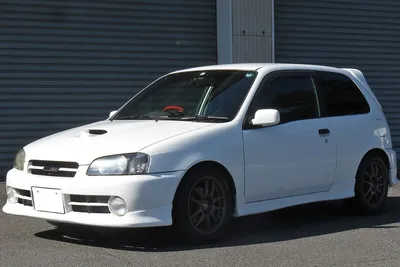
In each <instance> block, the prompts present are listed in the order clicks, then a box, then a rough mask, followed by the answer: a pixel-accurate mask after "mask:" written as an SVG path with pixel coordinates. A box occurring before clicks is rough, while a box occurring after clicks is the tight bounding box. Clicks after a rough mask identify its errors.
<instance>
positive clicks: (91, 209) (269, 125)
mask: <svg viewBox="0 0 400 267" xmlns="http://www.w3.org/2000/svg"><path fill="white" fill-rule="evenodd" d="M396 172H397V170H396V153H395V151H394V150H393V149H392V141H391V135H390V131H389V127H388V124H387V122H386V118H385V115H384V113H383V111H382V107H381V105H380V104H379V102H378V100H377V98H376V97H375V96H374V94H373V92H372V91H371V89H370V87H369V86H368V83H367V81H366V79H365V78H364V75H363V74H362V72H361V71H359V70H356V69H339V68H332V67H325V66H314V65H295V64H228V65H216V66H205V67H199V68H191V69H185V70H180V71H175V72H172V73H169V74H167V75H165V76H162V77H160V78H159V79H157V80H155V81H154V82H152V83H151V84H149V85H148V86H147V87H146V88H144V89H143V90H141V91H140V92H139V93H137V94H136V95H135V96H134V97H133V98H132V99H130V100H129V101H128V102H127V103H126V104H125V105H123V106H122V107H121V108H120V109H119V110H118V111H115V112H111V113H110V117H109V118H107V119H105V120H102V121H99V122H95V123H92V124H89V125H85V126H81V127H77V128H73V129H69V130H66V131H63V132H60V133H57V134H54V135H51V136H48V137H45V138H43V139H40V140H38V141H35V142H33V143H31V144H29V145H27V146H25V147H24V148H23V149H22V150H21V151H19V153H18V154H17V155H16V158H15V162H14V168H13V169H12V170H10V171H9V172H8V174H7V196H8V201H7V203H6V205H5V206H4V207H3V211H4V212H5V213H8V214H14V215H23V216H31V217H36V218H42V219H44V220H47V221H49V222H51V223H52V224H55V225H58V226H60V227H61V226H64V225H71V224H72V225H74V224H80V225H89V226H102V227H112V228H118V227H124V228H126V227H128V228H129V227H155V226H168V225H172V226H173V227H174V228H175V229H176V230H177V233H179V235H178V236H179V237H183V238H184V239H185V240H191V241H194V242H196V243H203V242H211V241H214V240H215V239H216V238H217V237H219V236H220V234H221V233H222V232H223V230H224V228H226V227H225V226H226V225H227V223H229V221H230V219H231V218H232V217H239V216H245V215H249V214H256V213H262V212H267V211H272V210H277V209H281V208H284V207H289V206H294V205H299V204H304V203H310V202H316V201H325V200H334V199H345V201H344V202H345V203H346V204H347V205H348V206H349V207H352V208H353V209H354V211H355V212H358V213H362V214H373V213H376V212H378V211H380V210H381V209H382V207H383V206H384V204H385V200H386V198H387V194H388V188H389V187H390V186H393V185H394V184H396V183H397V182H398V180H397V178H396Z"/></svg>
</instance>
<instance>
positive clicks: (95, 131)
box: [87, 129, 107, 135]
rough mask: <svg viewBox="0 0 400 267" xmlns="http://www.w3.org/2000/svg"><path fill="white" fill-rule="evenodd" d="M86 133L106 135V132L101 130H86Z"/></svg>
mask: <svg viewBox="0 0 400 267" xmlns="http://www.w3.org/2000/svg"><path fill="white" fill-rule="evenodd" d="M87 132H88V133H89V134H92V135H102V134H105V133H107V131H106V130H102V129H89V130H87Z"/></svg>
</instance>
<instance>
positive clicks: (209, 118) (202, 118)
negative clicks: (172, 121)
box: [181, 115, 229, 122]
mask: <svg viewBox="0 0 400 267" xmlns="http://www.w3.org/2000/svg"><path fill="white" fill-rule="evenodd" d="M181 120H186V121H213V122H226V121H229V118H228V117H218V116H204V115H198V116H191V117H182V118H181Z"/></svg>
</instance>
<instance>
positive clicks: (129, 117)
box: [113, 114, 168, 120]
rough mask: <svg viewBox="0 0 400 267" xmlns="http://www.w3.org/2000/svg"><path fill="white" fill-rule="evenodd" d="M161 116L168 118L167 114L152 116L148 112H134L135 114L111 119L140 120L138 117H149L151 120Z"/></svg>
mask: <svg viewBox="0 0 400 267" xmlns="http://www.w3.org/2000/svg"><path fill="white" fill-rule="evenodd" d="M163 118H168V117H167V116H152V115H148V114H135V115H129V116H124V117H120V118H118V117H117V118H115V119H113V120H140V119H151V120H158V119H163Z"/></svg>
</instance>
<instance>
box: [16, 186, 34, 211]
mask: <svg viewBox="0 0 400 267" xmlns="http://www.w3.org/2000/svg"><path fill="white" fill-rule="evenodd" d="M14 190H15V192H16V193H17V194H16V197H17V199H18V203H19V204H22V205H24V206H30V207H32V197H31V191H29V190H23V189H17V188H14Z"/></svg>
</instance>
